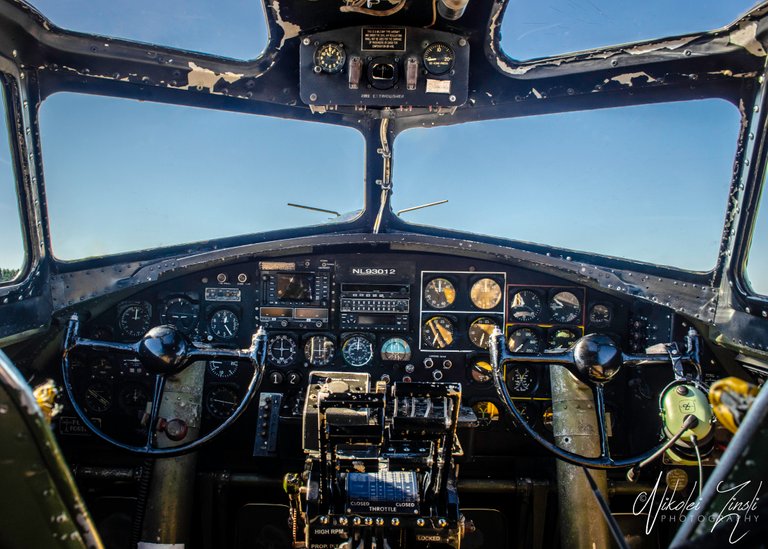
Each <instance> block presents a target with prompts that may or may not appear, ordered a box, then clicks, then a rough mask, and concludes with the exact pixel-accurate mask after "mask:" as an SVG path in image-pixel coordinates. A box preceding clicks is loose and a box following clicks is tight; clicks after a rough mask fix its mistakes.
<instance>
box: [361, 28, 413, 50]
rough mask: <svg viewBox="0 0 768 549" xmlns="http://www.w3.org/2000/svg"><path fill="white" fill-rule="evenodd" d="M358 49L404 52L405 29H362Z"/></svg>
mask: <svg viewBox="0 0 768 549" xmlns="http://www.w3.org/2000/svg"><path fill="white" fill-rule="evenodd" d="M360 49H362V50H369V51H404V50H405V29H380V28H363V31H362V40H361V46H360Z"/></svg>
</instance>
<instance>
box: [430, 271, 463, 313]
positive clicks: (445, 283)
mask: <svg viewBox="0 0 768 549" xmlns="http://www.w3.org/2000/svg"><path fill="white" fill-rule="evenodd" d="M424 299H425V300H426V302H427V303H429V305H430V306H431V307H434V308H435V309H445V308H446V307H450V306H451V305H453V302H454V301H456V288H454V287H453V284H451V282H450V281H449V280H448V279H446V278H433V279H432V280H430V281H429V283H428V284H427V286H426V287H425V288H424Z"/></svg>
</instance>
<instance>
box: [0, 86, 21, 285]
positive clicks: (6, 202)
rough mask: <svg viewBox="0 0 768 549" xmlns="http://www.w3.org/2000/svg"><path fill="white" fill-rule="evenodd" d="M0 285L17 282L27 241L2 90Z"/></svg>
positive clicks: (0, 96)
mask: <svg viewBox="0 0 768 549" xmlns="http://www.w3.org/2000/svg"><path fill="white" fill-rule="evenodd" d="M0 100H2V102H3V105H2V108H0V116H2V117H3V121H2V122H0V126H1V127H0V234H2V235H3V236H2V238H0V284H2V283H3V282H9V281H11V280H13V279H14V278H16V276H17V275H18V274H19V272H21V270H22V268H23V266H24V255H25V254H24V239H23V237H22V232H21V218H20V216H19V199H18V196H17V194H16V178H15V175H14V170H13V162H12V159H11V142H10V140H9V133H8V122H7V121H8V117H7V114H6V112H5V109H6V107H5V105H6V103H5V90H4V89H3V88H2V86H0Z"/></svg>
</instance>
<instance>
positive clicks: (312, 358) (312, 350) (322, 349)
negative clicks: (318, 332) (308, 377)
mask: <svg viewBox="0 0 768 549" xmlns="http://www.w3.org/2000/svg"><path fill="white" fill-rule="evenodd" d="M335 352H336V346H335V345H334V344H333V340H332V339H331V338H330V337H328V336H312V337H310V338H309V339H308V340H307V342H306V343H305V344H304V356H305V357H306V358H307V361H308V362H309V363H310V364H311V365H312V366H326V365H327V364H328V363H330V362H331V360H333V354H334V353H335Z"/></svg>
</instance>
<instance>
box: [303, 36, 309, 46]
mask: <svg viewBox="0 0 768 549" xmlns="http://www.w3.org/2000/svg"><path fill="white" fill-rule="evenodd" d="M301 43H302V44H304V45H305V46H309V44H310V40H309V38H305V39H304V40H302V41H301Z"/></svg>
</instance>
